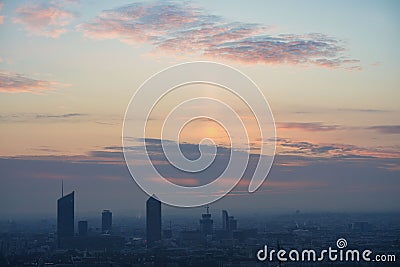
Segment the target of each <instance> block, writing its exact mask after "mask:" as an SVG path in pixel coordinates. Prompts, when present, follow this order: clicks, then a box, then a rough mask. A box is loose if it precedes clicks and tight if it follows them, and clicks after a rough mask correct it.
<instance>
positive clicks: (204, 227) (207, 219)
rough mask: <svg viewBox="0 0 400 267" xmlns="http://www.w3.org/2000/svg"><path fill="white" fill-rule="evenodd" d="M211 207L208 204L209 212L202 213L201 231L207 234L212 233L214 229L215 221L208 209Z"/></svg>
mask: <svg viewBox="0 0 400 267" xmlns="http://www.w3.org/2000/svg"><path fill="white" fill-rule="evenodd" d="M209 208H210V207H209V206H206V209H207V213H204V214H202V215H201V219H200V231H201V232H202V233H203V234H205V235H209V234H212V231H213V223H214V221H213V219H211V214H210V212H209V210H208V209H209Z"/></svg>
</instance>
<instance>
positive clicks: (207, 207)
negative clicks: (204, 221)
mask: <svg viewBox="0 0 400 267" xmlns="http://www.w3.org/2000/svg"><path fill="white" fill-rule="evenodd" d="M209 208H210V206H208V205H207V206H206V209H207V214H210V213H209V212H208V209H209Z"/></svg>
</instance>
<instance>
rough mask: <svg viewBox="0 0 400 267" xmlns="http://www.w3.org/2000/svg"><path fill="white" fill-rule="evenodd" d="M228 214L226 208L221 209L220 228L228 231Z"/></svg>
mask: <svg viewBox="0 0 400 267" xmlns="http://www.w3.org/2000/svg"><path fill="white" fill-rule="evenodd" d="M228 223H229V215H228V212H227V211H226V210H223V211H222V230H224V231H229V225H228Z"/></svg>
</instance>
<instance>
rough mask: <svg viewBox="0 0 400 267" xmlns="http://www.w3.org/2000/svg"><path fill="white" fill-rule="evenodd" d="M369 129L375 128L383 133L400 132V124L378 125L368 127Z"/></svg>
mask: <svg viewBox="0 0 400 267" xmlns="http://www.w3.org/2000/svg"><path fill="white" fill-rule="evenodd" d="M368 129H371V130H375V131H378V132H379V133H383V134H400V125H378V126H371V127H368Z"/></svg>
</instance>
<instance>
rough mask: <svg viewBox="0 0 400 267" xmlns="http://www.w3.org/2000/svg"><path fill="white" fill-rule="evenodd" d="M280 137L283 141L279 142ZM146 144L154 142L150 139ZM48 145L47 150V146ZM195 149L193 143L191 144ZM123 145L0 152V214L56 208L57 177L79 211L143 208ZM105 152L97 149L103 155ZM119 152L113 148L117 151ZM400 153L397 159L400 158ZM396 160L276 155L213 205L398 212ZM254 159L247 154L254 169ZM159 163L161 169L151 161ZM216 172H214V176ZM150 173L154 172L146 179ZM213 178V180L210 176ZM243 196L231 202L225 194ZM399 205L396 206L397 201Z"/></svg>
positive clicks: (203, 178)
mask: <svg viewBox="0 0 400 267" xmlns="http://www.w3.org/2000/svg"><path fill="white" fill-rule="evenodd" d="M281 141H283V140H281ZM150 143H153V144H151V145H155V144H154V143H155V142H153V141H150ZM45 148H46V149H49V148H48V147H45ZM193 148H194V146H193ZM120 149H121V148H120V147H118V146H112V147H111V146H110V147H108V148H104V150H103V151H92V152H90V153H88V154H87V155H77V156H62V155H59V156H57V155H52V156H18V157H0V170H1V174H2V175H0V184H1V186H0V196H1V200H2V201H1V203H7V205H3V206H2V208H3V209H2V212H3V214H4V213H13V212H15V213H27V212H29V211H30V210H34V211H35V213H37V212H38V211H46V212H54V203H56V200H57V198H59V195H60V187H61V179H64V187H65V192H70V191H72V190H76V192H77V195H78V196H79V197H78V196H77V198H76V201H77V202H76V205H77V207H79V210H80V211H93V210H102V209H104V207H107V208H110V209H112V210H120V209H121V208H123V209H128V210H129V211H131V209H143V205H144V204H143V203H144V202H145V200H146V198H147V196H146V195H145V193H143V191H141V190H140V188H139V187H138V186H137V185H136V183H134V182H133V181H132V178H131V176H130V174H129V172H128V169H127V168H126V166H125V162H124V159H123V157H122V152H121V150H120ZM100 152H102V153H100ZM115 152H117V153H115ZM399 158H400V157H399ZM399 158H396V159H389V158H357V159H346V160H343V159H341V158H317V159H316V158H311V157H308V156H307V155H304V154H303V155H277V156H276V158H275V162H274V165H273V167H272V169H271V172H270V174H269V176H268V178H267V180H266V181H265V183H264V185H263V186H262V187H261V188H260V189H259V190H258V191H256V192H255V193H254V194H248V192H247V186H248V184H249V180H250V179H251V173H250V172H246V174H245V175H244V177H243V179H242V180H241V181H240V183H239V184H238V186H237V187H236V188H235V189H234V190H233V191H232V193H230V194H229V195H228V196H227V197H225V198H224V199H222V200H220V201H218V202H216V203H215V204H213V205H219V204H220V205H221V206H223V207H225V208H231V209H236V210H238V209H239V210H243V211H247V212H248V211H249V209H250V210H251V209H256V210H263V209H267V210H270V208H271V205H274V204H273V203H275V204H276V205H277V206H276V207H277V208H279V210H293V209H297V208H299V207H300V208H301V207H307V210H310V209H311V210H313V209H317V210H318V209H320V210H325V211H326V210H330V209H335V210H344V211H345V210H352V209H354V210H358V211H360V209H362V210H363V211H364V210H366V211H367V210H368V211H371V210H380V211H384V210H399V204H398V203H399V202H398V201H396V200H398V188H399V183H400V181H399V179H398V177H399V171H400V169H399V166H400V162H399ZM254 160H255V158H251V159H250V161H251V162H250V165H251V166H254V164H255V162H254ZM155 164H156V168H159V167H162V166H161V165H162V164H161V163H158V162H155ZM162 170H163V171H164V172H165V173H164V174H167V175H168V176H167V177H169V179H170V181H172V182H174V183H177V184H182V185H187V186H194V185H201V184H204V183H207V182H209V181H210V180H212V179H209V177H211V176H210V175H208V174H207V175H205V174H204V173H203V174H200V175H199V176H187V173H184V174H182V175H175V174H176V173H173V172H169V170H167V169H162ZM218 171H219V170H218V169H215V170H214V172H212V174H214V176H215V175H217V174H218ZM150 178H153V177H150ZM213 178H215V177H213ZM239 195H240V196H241V198H240V201H238V199H237V198H236V199H233V198H232V199H231V200H230V198H229V196H235V197H237V196H239ZM396 203H397V204H396Z"/></svg>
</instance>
